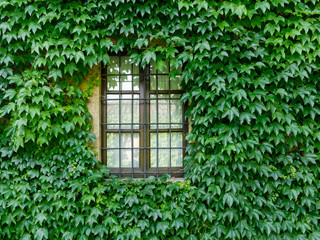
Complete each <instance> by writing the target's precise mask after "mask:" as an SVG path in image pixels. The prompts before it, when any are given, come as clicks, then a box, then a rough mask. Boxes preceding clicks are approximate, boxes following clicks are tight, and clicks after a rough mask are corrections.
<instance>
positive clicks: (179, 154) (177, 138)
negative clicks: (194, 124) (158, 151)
mask: <svg viewBox="0 0 320 240" xmlns="http://www.w3.org/2000/svg"><path fill="white" fill-rule="evenodd" d="M182 137H183V133H182V132H174V133H171V147H173V148H177V147H179V148H181V149H171V167H181V166H182V160H183V150H182V147H183V140H182Z"/></svg>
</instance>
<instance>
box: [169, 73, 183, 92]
mask: <svg viewBox="0 0 320 240" xmlns="http://www.w3.org/2000/svg"><path fill="white" fill-rule="evenodd" d="M181 89H182V88H181V76H180V75H176V76H175V77H174V78H171V79H170V90H181Z"/></svg>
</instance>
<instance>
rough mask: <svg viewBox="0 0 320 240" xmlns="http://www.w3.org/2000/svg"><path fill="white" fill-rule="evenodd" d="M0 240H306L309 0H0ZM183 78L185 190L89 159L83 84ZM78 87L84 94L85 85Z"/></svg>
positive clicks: (312, 137)
mask: <svg viewBox="0 0 320 240" xmlns="http://www.w3.org/2000/svg"><path fill="white" fill-rule="evenodd" d="M0 13H1V14H0V19H1V23H0V36H1V38H0V180H1V181H0V238H1V239H24V240H27V239H38V240H41V239H119V240H120V239H154V240H155V239H190V240H192V239H320V228H319V226H320V224H319V218H320V215H319V210H320V194H319V192H320V191H319V190H320V189H319V188H320V180H319V179H320V173H319V170H320V163H319V160H320V153H319V149H320V3H319V1H317V0H269V1H260V0H259V1H246V0H244V1H240V0H234V1H204V0H194V1H186V0H185V1H183V0H171V1H158V0H153V1H149V0H144V1H143V0H99V1H98V0H82V1H72V0H67V1H66V0H64V1H62V0H56V1H41V0H38V1H35V0H28V1H25V0H23V1H22V0H7V1H6V0H5V1H4V0H2V1H0ZM122 51H127V52H128V55H129V56H130V57H131V58H132V60H133V61H134V62H135V63H139V64H141V66H142V67H144V66H146V65H147V64H148V63H149V62H150V61H151V60H154V61H156V67H157V68H158V69H162V68H163V67H164V66H165V62H167V61H169V63H170V65H171V66H173V67H175V68H177V67H179V66H183V72H182V83H181V84H182V85H183V87H184V89H185V90H186V93H185V94H184V95H183V96H182V99H181V101H183V102H185V103H188V104H189V106H188V110H187V112H186V116H187V117H188V118H189V119H190V122H191V127H192V130H191V131H190V133H189V134H188V136H187V141H188V146H187V150H186V151H187V156H186V157H185V160H184V162H185V181H184V182H182V183H181V182H168V181H166V180H167V177H168V176H164V177H161V178H159V179H157V178H152V177H151V178H149V179H145V180H139V181H137V180H133V179H118V178H114V177H112V176H110V175H109V173H108V169H107V168H106V167H105V166H102V165H101V164H99V161H97V159H96V158H95V151H97V149H93V147H92V142H93V141H94V139H95V136H94V135H93V134H92V133H90V129H91V123H90V121H91V119H92V116H91V115H90V113H89V112H88V109H87V107H86V103H87V100H88V99H89V98H90V92H91V90H90V89H88V91H81V90H80V87H79V86H80V83H82V82H83V79H84V76H85V75H86V74H87V72H88V71H89V70H90V69H91V68H92V67H94V66H96V65H98V64H100V63H101V64H102V65H106V64H108V62H109V56H110V55H111V54H114V53H118V52H122ZM91 86H92V84H91Z"/></svg>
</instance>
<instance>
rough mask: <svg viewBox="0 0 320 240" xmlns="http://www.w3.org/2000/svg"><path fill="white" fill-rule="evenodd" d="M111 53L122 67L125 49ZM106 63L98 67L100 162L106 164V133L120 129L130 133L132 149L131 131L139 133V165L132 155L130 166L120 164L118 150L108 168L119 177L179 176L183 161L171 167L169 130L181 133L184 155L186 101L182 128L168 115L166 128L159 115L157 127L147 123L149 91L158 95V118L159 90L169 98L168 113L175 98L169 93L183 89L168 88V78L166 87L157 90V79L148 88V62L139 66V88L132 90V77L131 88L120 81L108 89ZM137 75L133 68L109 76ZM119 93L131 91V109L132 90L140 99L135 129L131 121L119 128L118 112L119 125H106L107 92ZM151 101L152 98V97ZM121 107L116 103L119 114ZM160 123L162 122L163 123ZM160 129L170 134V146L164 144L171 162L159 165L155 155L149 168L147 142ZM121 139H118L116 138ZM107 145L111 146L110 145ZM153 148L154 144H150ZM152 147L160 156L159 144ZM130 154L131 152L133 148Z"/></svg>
mask: <svg viewBox="0 0 320 240" xmlns="http://www.w3.org/2000/svg"><path fill="white" fill-rule="evenodd" d="M112 56H117V57H119V64H120V65H119V67H120V69H121V57H125V56H127V55H126V54H125V53H122V54H117V55H112ZM106 69H107V66H105V67H102V68H101V79H102V89H101V90H102V94H101V132H102V134H101V143H102V145H101V146H102V148H101V156H102V163H103V164H107V162H106V159H107V149H108V148H107V133H110V132H115V133H119V136H120V134H121V133H123V132H124V133H131V139H132V142H131V148H130V149H131V150H133V149H136V148H134V146H133V133H139V140H140V141H139V168H135V167H133V156H132V166H131V167H129V168H124V167H121V154H120V152H121V151H119V165H120V166H119V168H111V167H109V169H110V173H111V174H113V175H117V176H119V177H132V178H147V177H149V176H155V177H160V176H162V175H164V174H169V175H171V176H172V177H176V178H181V177H183V175H184V172H183V168H184V166H183V165H182V167H171V149H173V148H172V146H171V133H172V132H181V133H182V135H183V141H182V142H183V146H182V148H179V149H182V152H183V156H182V157H183V158H184V156H185V148H186V144H187V143H186V141H185V136H186V134H187V132H188V121H187V120H186V118H185V117H184V115H185V111H186V107H187V106H186V104H182V114H183V116H182V122H181V123H179V124H181V125H182V128H171V125H172V124H174V123H171V117H170V121H169V123H168V125H169V128H166V129H161V128H159V125H157V124H159V123H158V119H157V123H155V126H156V128H155V129H151V128H150V126H151V124H152V123H150V112H151V111H150V99H151V98H150V96H151V94H155V95H156V96H157V97H156V98H155V101H156V109H157V110H156V111H157V118H158V111H159V105H158V102H159V99H160V100H161V99H163V98H159V96H158V95H159V94H168V96H169V98H168V99H167V100H168V101H169V109H170V110H169V115H170V112H171V104H170V100H171V99H172V100H176V98H171V97H170V95H171V94H183V90H170V81H169V90H158V80H156V89H157V90H150V76H151V74H150V65H148V66H147V67H146V68H145V69H142V68H141V67H140V66H139V74H138V76H139V90H133V79H132V90H129V91H128V90H121V87H120V84H119V90H107V76H109V75H108V74H107V71H106ZM168 70H169V71H168V72H169V73H170V67H169V69H168ZM128 75H131V76H137V74H133V72H132V73H131V74H121V72H120V71H119V74H114V75H113V74H110V76H119V79H120V76H128ZM152 75H155V76H156V79H158V76H160V75H168V74H161V73H158V72H157V73H156V74H152ZM112 94H115V95H118V96H119V99H122V98H121V97H120V96H121V95H122V94H131V96H132V97H131V98H130V99H129V100H131V104H132V106H131V110H132V111H133V99H134V94H139V98H138V99H137V100H138V101H139V128H138V129H133V124H131V128H130V129H121V123H120V121H121V120H120V118H121V116H119V124H115V125H118V129H107V125H108V123H107V95H112ZM152 101H154V100H152ZM119 106H121V104H120V101H119ZM120 108H121V107H119V114H120V115H121V109H120ZM131 117H132V123H133V114H132V116H131ZM162 124H163V123H162ZM161 132H166V133H169V136H170V140H169V142H170V147H169V148H166V149H170V154H169V155H170V160H169V162H170V166H169V167H159V166H158V159H157V167H153V168H151V166H150V152H151V151H150V150H151V142H150V133H157V143H159V135H158V134H159V133H161ZM119 142H120V140H119ZM109 149H110V148H109ZM117 149H119V150H120V149H123V148H121V146H120V145H119V148H117ZM152 149H154V148H152ZM155 149H157V156H159V154H158V153H159V149H161V148H159V146H157V147H156V148H155ZM132 155H133V152H132Z"/></svg>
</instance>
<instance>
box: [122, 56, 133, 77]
mask: <svg viewBox="0 0 320 240" xmlns="http://www.w3.org/2000/svg"><path fill="white" fill-rule="evenodd" d="M121 74H132V65H131V59H130V58H129V57H127V56H126V57H121Z"/></svg>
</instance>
